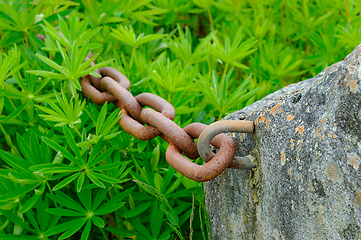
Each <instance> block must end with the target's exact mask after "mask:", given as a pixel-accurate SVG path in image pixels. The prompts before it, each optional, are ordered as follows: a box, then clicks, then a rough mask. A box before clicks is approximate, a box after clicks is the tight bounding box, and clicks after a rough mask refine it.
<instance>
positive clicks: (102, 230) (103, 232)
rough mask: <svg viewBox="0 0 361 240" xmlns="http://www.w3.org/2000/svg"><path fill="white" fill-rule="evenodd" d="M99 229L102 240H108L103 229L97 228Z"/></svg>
mask: <svg viewBox="0 0 361 240" xmlns="http://www.w3.org/2000/svg"><path fill="white" fill-rule="evenodd" d="M99 229H100V231H101V232H102V234H103V237H104V239H106V240H108V237H107V235H106V234H105V232H104V230H103V228H99Z"/></svg>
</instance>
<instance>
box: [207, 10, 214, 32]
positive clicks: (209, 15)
mask: <svg viewBox="0 0 361 240" xmlns="http://www.w3.org/2000/svg"><path fill="white" fill-rule="evenodd" d="M208 17H209V23H210V24H211V27H212V29H214V24H213V18H212V13H211V9H210V8H209V9H208Z"/></svg>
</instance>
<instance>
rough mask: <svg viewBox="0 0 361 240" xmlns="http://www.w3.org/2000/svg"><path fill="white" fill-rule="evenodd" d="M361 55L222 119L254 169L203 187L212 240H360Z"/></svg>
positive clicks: (229, 172) (356, 52) (223, 176)
mask: <svg viewBox="0 0 361 240" xmlns="http://www.w3.org/2000/svg"><path fill="white" fill-rule="evenodd" d="M360 51H361V45H360V46H358V47H357V48H356V49H355V50H354V51H353V52H352V53H351V54H349V55H348V56H347V57H346V58H345V60H344V61H341V62H339V63H336V64H334V65H332V66H330V67H329V68H327V69H326V70H324V71H322V72H321V73H320V74H318V75H317V76H316V77H314V78H312V79H309V80H306V81H303V82H300V83H297V84H292V85H290V86H288V87H285V88H283V89H281V90H279V91H277V92H275V93H273V94H271V95H269V96H267V97H265V98H264V99H262V100H260V101H258V102H256V103H254V104H252V105H250V106H248V107H246V108H244V109H242V110H240V111H238V112H235V113H233V114H231V115H229V116H228V117H226V119H233V120H242V119H245V120H251V121H253V122H254V123H255V132H254V134H231V136H232V137H233V138H234V139H235V140H236V142H237V144H238V155H240V156H246V155H248V154H251V155H253V156H254V158H255V163H256V165H257V168H255V169H253V170H247V171H244V170H234V169H227V170H226V171H225V172H224V173H222V174H221V175H220V176H218V177H217V178H215V179H214V180H212V181H210V182H208V183H205V184H204V189H205V193H206V206H207V210H208V212H209V217H210V220H211V228H212V235H213V239H214V240H218V239H222V240H223V239H227V240H228V239H246V240H249V239H267V240H270V239H280V240H284V239H290V240H291V239H292V240H294V239H295V240H297V239H318V240H321V239H327V240H332V239H347V240H352V239H361V169H359V165H360V164H361V66H360V61H361V53H360Z"/></svg>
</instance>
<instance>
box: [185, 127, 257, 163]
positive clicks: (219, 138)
mask: <svg viewBox="0 0 361 240" xmlns="http://www.w3.org/2000/svg"><path fill="white" fill-rule="evenodd" d="M222 122H226V121H222ZM208 127H209V126H207V125H205V124H201V123H193V124H190V125H188V126H187V128H188V131H187V133H188V134H189V135H190V136H191V137H192V138H197V137H198V136H200V135H201V133H202V132H203V131H204V129H206V128H208ZM208 132H209V131H208ZM227 138H230V137H229V136H227V135H226V134H224V133H220V134H216V136H215V137H213V138H212V139H211V141H210V144H211V145H212V146H214V147H216V148H218V149H219V148H220V146H221V143H222V142H223V141H225V139H227ZM200 145H201V151H202V152H204V149H209V142H208V143H207V142H203V143H202V140H201V139H200V138H198V143H197V148H198V152H199V153H200V151H199V147H200ZM212 154H213V157H214V156H215V154H214V153H213V152H212ZM213 157H212V158H213ZM202 159H203V160H204V161H205V162H208V161H209V160H210V159H211V158H210V159H207V158H202ZM254 167H255V166H254V165H253V164H252V163H251V161H250V160H249V159H248V158H247V157H239V156H235V157H234V159H233V160H232V162H231V164H230V165H229V166H228V168H234V169H250V168H254Z"/></svg>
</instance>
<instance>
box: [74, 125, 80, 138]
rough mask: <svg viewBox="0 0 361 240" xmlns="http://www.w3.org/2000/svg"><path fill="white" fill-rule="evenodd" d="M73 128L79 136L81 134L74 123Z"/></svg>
mask: <svg viewBox="0 0 361 240" xmlns="http://www.w3.org/2000/svg"><path fill="white" fill-rule="evenodd" d="M74 130H75V132H76V133H77V134H78V135H79V137H80V138H81V137H82V135H81V134H80V132H79V130H78V129H77V128H76V127H75V125H74Z"/></svg>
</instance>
